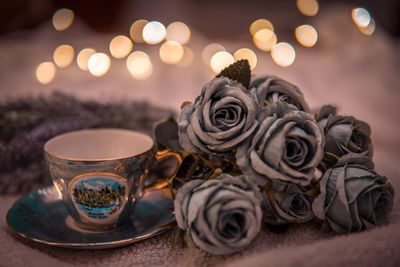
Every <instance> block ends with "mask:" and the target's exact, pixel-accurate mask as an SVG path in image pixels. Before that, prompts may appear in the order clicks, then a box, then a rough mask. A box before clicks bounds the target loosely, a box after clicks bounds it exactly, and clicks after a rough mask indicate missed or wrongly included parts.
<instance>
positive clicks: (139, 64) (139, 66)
mask: <svg viewBox="0 0 400 267" xmlns="http://www.w3.org/2000/svg"><path fill="white" fill-rule="evenodd" d="M126 67H127V68H128V71H129V72H130V74H131V75H132V76H133V78H135V79H137V80H146V79H147V78H149V77H150V75H151V74H152V72H153V64H152V63H151V60H150V57H149V56H148V55H147V54H146V53H145V52H142V51H135V52H133V53H132V54H130V55H129V57H128V58H127V60H126Z"/></svg>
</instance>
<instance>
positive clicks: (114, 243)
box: [7, 187, 175, 249]
mask: <svg viewBox="0 0 400 267" xmlns="http://www.w3.org/2000/svg"><path fill="white" fill-rule="evenodd" d="M172 211H173V202H172V201H171V200H169V199H167V198H165V196H164V195H163V193H162V191H153V192H151V193H149V194H147V195H146V196H144V197H143V198H142V199H140V200H138V202H137V203H136V208H135V212H134V214H133V215H132V216H131V221H130V222H129V223H127V224H126V225H124V226H121V227H119V228H117V229H114V230H111V231H108V232H95V231H89V230H83V229H82V228H79V227H78V226H77V225H75V222H74V221H73V220H72V218H71V217H70V216H69V215H68V212H67V210H66V208H65V206H64V203H63V201H62V200H61V199H60V198H59V196H58V194H57V192H56V190H55V188H54V187H49V188H46V189H41V190H38V191H36V192H33V193H30V194H29V195H26V196H23V197H21V198H20V199H18V200H17V201H16V202H15V203H14V205H13V206H12V207H11V208H10V210H9V211H8V214H7V223H8V225H9V226H10V228H11V229H12V230H13V231H14V232H15V233H17V234H18V235H20V236H22V237H24V238H26V239H29V240H32V241H35V242H39V243H44V244H47V245H51V246H58V247H66V248H77V249H100V248H112V247H119V246H124V245H128V244H131V243H134V242H137V241H140V240H144V239H147V238H150V237H152V236H154V235H157V234H159V233H161V232H163V231H165V230H167V229H170V228H171V227H172V225H173V222H174V221H175V216H174V215H173V214H172Z"/></svg>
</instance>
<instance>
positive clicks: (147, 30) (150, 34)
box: [142, 21, 167, 45]
mask: <svg viewBox="0 0 400 267" xmlns="http://www.w3.org/2000/svg"><path fill="white" fill-rule="evenodd" d="M166 34H167V31H166V29H165V27H164V25H163V24H162V23H161V22H158V21H151V22H149V23H147V24H146V26H144V28H143V34H142V35H143V40H144V41H145V42H146V43H147V44H151V45H154V44H158V43H161V42H162V41H163V40H164V39H165V36H166Z"/></svg>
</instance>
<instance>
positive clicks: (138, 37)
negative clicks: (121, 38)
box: [129, 19, 149, 43]
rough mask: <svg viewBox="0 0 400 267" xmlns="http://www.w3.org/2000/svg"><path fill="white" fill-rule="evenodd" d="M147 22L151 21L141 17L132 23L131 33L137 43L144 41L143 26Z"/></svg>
mask: <svg viewBox="0 0 400 267" xmlns="http://www.w3.org/2000/svg"><path fill="white" fill-rule="evenodd" d="M147 23H149V21H147V20H145V19H139V20H137V21H135V22H134V23H132V25H131V28H130V30H129V34H130V36H131V38H132V40H133V41H134V42H135V43H144V40H143V28H144V26H146V24H147Z"/></svg>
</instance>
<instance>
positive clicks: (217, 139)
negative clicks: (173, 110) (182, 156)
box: [178, 77, 259, 154]
mask: <svg viewBox="0 0 400 267" xmlns="http://www.w3.org/2000/svg"><path fill="white" fill-rule="evenodd" d="M258 110H259V107H258V105H257V103H256V102H255V101H254V99H253V98H252V97H251V95H250V93H249V92H248V91H247V90H246V88H244V87H243V85H241V84H240V83H239V82H237V81H233V80H231V79H228V78H225V77H220V78H215V79H213V80H212V81H211V82H209V83H207V84H206V85H205V86H204V87H203V89H202V92H201V95H200V96H199V97H197V98H196V101H195V103H194V104H189V105H186V106H185V107H184V108H183V109H182V111H181V113H180V116H179V122H178V125H179V142H180V143H181V145H182V147H183V148H184V149H186V150H187V151H189V152H193V153H196V152H200V151H203V152H206V153H208V154H221V153H228V152H231V151H232V150H233V149H236V147H237V146H238V145H240V143H242V142H243V140H245V139H246V138H248V137H249V136H250V135H251V134H252V133H253V132H254V130H255V128H256V127H257V121H256V116H257V113H258Z"/></svg>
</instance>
